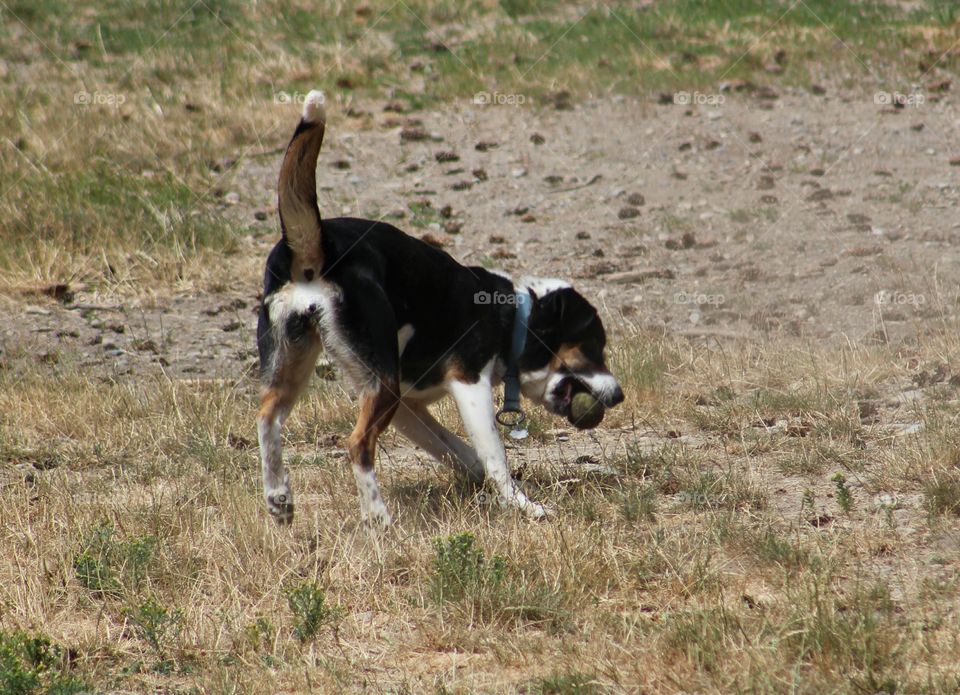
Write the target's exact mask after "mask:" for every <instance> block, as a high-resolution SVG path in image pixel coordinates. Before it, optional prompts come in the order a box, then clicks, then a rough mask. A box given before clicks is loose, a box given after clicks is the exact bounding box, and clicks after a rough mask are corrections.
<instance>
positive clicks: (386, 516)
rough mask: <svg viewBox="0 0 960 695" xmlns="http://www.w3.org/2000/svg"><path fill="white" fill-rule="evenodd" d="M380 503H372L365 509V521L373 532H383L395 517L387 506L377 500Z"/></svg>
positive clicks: (363, 514) (363, 513)
mask: <svg viewBox="0 0 960 695" xmlns="http://www.w3.org/2000/svg"><path fill="white" fill-rule="evenodd" d="M377 501H378V502H379V504H371V505H370V507H369V508H368V509H365V510H363V512H362V516H363V523H364V524H365V525H366V527H367V528H368V529H369V530H370V531H372V532H373V533H382V532H383V531H386V530H387V529H388V528H390V525H391V524H393V518H392V517H391V516H390V512H388V511H387V506H386V505H385V504H384V503H383V502H380V501H379V500H377Z"/></svg>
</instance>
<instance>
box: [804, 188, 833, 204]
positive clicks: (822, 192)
mask: <svg viewBox="0 0 960 695" xmlns="http://www.w3.org/2000/svg"><path fill="white" fill-rule="evenodd" d="M831 198H833V191H831V190H830V189H829V188H820V189H818V190H816V191H814V192H813V193H811V194H810V195H808V196H807V199H806V200H807V202H808V203H819V202H823V201H824V200H830V199H831Z"/></svg>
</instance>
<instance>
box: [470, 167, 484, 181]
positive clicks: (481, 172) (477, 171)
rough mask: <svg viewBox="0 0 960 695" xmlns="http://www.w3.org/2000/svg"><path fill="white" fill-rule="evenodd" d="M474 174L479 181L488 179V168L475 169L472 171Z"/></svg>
mask: <svg viewBox="0 0 960 695" xmlns="http://www.w3.org/2000/svg"><path fill="white" fill-rule="evenodd" d="M470 173H471V174H473V176H474V178H475V179H477V181H486V180H487V170H486V169H474V170H473V171H471V172H470Z"/></svg>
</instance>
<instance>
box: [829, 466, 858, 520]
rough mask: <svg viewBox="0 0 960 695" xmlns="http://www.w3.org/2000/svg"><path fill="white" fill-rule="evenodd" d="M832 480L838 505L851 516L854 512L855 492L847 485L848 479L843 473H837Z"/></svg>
mask: <svg viewBox="0 0 960 695" xmlns="http://www.w3.org/2000/svg"><path fill="white" fill-rule="evenodd" d="M830 480H832V481H833V484H834V486H835V487H836V494H837V504H838V505H840V509H842V510H843V513H844V514H849V513H850V512H852V511H853V492H851V491H850V487H849V486H848V485H847V477H846V476H845V475H844V474H843V473H837V474H836V475H834V476H833V477H832V478H830Z"/></svg>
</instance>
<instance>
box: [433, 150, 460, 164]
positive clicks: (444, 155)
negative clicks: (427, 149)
mask: <svg viewBox="0 0 960 695" xmlns="http://www.w3.org/2000/svg"><path fill="white" fill-rule="evenodd" d="M433 158H434V159H436V160H437V162H438V163H439V164H444V163H446V162H458V161H460V155H458V154H457V153H456V152H437V153H436V154H435V155H433Z"/></svg>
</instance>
